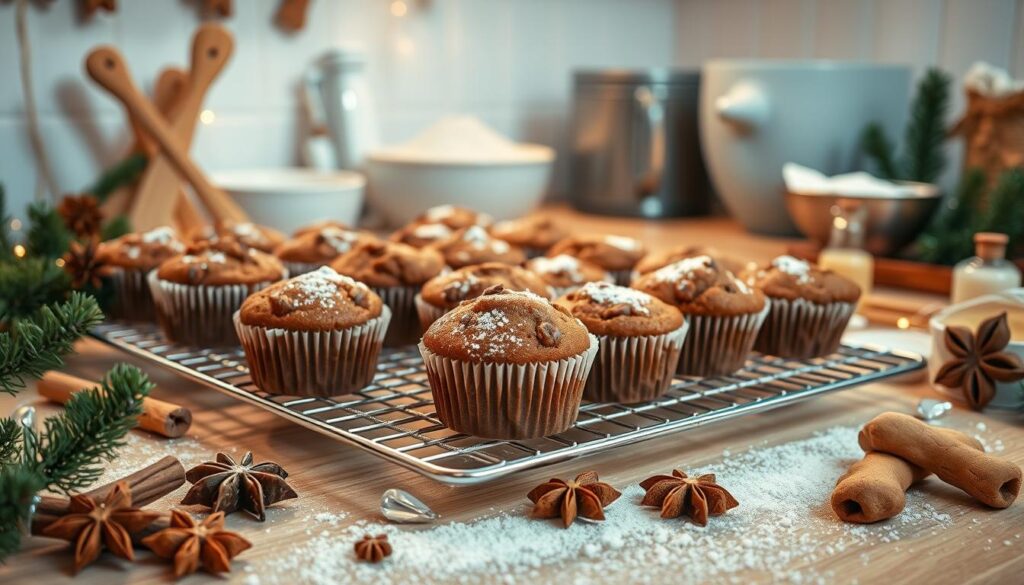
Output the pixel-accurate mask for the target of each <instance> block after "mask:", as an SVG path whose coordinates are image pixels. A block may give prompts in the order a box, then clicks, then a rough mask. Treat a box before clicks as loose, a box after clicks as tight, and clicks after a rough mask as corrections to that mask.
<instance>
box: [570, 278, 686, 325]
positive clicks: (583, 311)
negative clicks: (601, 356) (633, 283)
mask: <svg viewBox="0 0 1024 585" xmlns="http://www.w3.org/2000/svg"><path fill="white" fill-rule="evenodd" d="M555 305H558V306H562V307H565V308H566V309H568V310H569V313H570V314H571V315H572V316H573V317H576V318H577V319H579V320H580V321H582V322H583V324H584V325H586V327H587V329H588V330H590V332H591V333H594V334H596V335H611V336H616V337H637V336H642V335H662V334H664V333H668V332H670V331H675V330H676V329H679V328H680V327H682V326H683V314H682V313H680V312H679V309H677V308H675V307H673V306H671V305H669V304H667V303H664V302H662V301H660V300H658V299H656V298H654V297H652V296H651V295H649V294H647V293H645V292H643V291H640V290H636V289H632V288H626V287H624V286H616V285H614V284H609V283H607V282H588V283H587V284H585V285H583V286H582V287H581V288H579V289H577V290H575V291H573V292H571V293H569V294H566V295H564V296H563V297H562V298H560V299H558V300H556V301H555Z"/></svg>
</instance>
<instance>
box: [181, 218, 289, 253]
mask: <svg viewBox="0 0 1024 585" xmlns="http://www.w3.org/2000/svg"><path fill="white" fill-rule="evenodd" d="M190 237H191V240H192V242H194V243H196V242H202V241H206V240H216V239H218V238H231V239H233V240H235V241H237V242H239V243H241V244H242V245H244V246H248V247H250V248H256V249H257V250H259V251H261V252H268V253H270V252H273V251H274V248H276V247H278V246H279V245H281V243H283V242H284V240H285V237H284V234H282V233H281V232H279V231H277V230H275V229H274V228H272V227H267V226H264V225H256V224H254V223H249V222H236V221H226V222H220V223H218V224H217V225H215V226H203V227H201V228H199V229H196V230H193V231H192V233H191V234H190Z"/></svg>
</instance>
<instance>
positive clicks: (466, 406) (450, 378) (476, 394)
mask: <svg viewBox="0 0 1024 585" xmlns="http://www.w3.org/2000/svg"><path fill="white" fill-rule="evenodd" d="M599 345H600V344H599V342H598V340H597V337H595V336H593V335H591V336H590V347H589V348H587V350H585V351H583V352H582V353H580V354H577V355H575V356H572V357H569V358H565V359H562V360H556V361H548V362H534V363H527V364H500V363H476V362H466V361H459V360H453V359H449V358H445V357H442V356H439V355H437V354H435V353H433V352H431V351H430V350H429V349H427V347H426V346H425V345H423V342H420V344H419V348H420V354H422V355H423V363H424V365H425V366H426V370H427V376H428V379H429V382H430V391H431V393H432V394H433V396H434V406H435V408H436V409H437V416H438V418H439V419H441V422H443V423H444V424H445V426H447V427H448V428H450V429H452V430H454V431H458V432H460V433H467V434H470V435H474V436H477V437H483V438H490V439H531V438H536V437H543V436H546V435H553V434H556V433H560V432H562V431H565V430H566V429H568V428H569V427H571V426H572V424H573V423H574V422H576V415H577V413H578V412H579V407H580V401H581V400H582V398H583V386H584V384H585V382H586V380H587V374H589V373H590V368H591V366H592V365H593V363H594V356H595V355H597V351H598V347H599Z"/></svg>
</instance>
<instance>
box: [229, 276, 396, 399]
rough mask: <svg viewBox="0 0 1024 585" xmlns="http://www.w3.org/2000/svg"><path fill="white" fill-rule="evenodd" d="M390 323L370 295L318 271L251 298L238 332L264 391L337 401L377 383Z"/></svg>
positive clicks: (347, 280) (255, 378)
mask: <svg viewBox="0 0 1024 585" xmlns="http://www.w3.org/2000/svg"><path fill="white" fill-rule="evenodd" d="M390 319H391V310H390V309H388V307H387V305H385V304H384V303H383V301H381V299H380V297H379V296H377V294H376V293H374V292H373V291H372V290H370V288H369V287H367V286H366V285H365V284H363V283H361V282H356V281H355V280H353V279H351V278H349V277H347V276H344V275H341V274H338V273H337V272H335V271H334V270H333V269H332V268H330V267H328V266H321V267H320V268H318V269H316V270H314V271H313V272H307V273H306V274H303V275H301V276H297V277H295V278H292V279H289V280H286V281H284V282H279V283H277V284H274V285H272V286H269V287H267V288H265V289H263V290H261V291H259V292H257V293H254V294H253V295H252V296H250V297H249V298H248V299H246V300H245V303H243V304H242V308H241V309H240V310H239V311H238V312H236V313H235V315H234V325H235V328H236V329H237V331H238V338H239V339H240V340H241V341H242V348H243V349H244V350H245V357H246V360H247V361H248V363H249V373H250V374H251V375H252V379H253V382H255V383H256V385H257V386H259V387H260V389H261V390H263V391H265V392H270V393H272V394H287V395H289V396H337V395H339V394H351V393H353V392H356V391H358V390H360V389H362V388H363V387H365V386H366V385H368V384H369V383H370V382H372V381H373V377H374V375H375V374H376V371H377V358H378V357H379V356H380V349H381V346H382V345H383V343H384V333H385V331H386V330H387V328H388V322H389V321H390Z"/></svg>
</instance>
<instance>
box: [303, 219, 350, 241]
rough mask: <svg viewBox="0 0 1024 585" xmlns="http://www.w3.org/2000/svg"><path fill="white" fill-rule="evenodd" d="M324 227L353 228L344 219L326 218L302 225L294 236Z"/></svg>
mask: <svg viewBox="0 0 1024 585" xmlns="http://www.w3.org/2000/svg"><path fill="white" fill-rule="evenodd" d="M324 228H334V229H339V230H349V229H351V228H350V227H349V225H348V224H347V223H345V222H343V221H338V220H335V219H324V220H320V221H316V222H313V223H311V224H308V225H304V226H302V227H300V228H299V229H297V230H295V231H294V232H292V237H293V238H296V237H298V236H301V235H302V234H305V233H308V232H318V231H320V230H322V229H324Z"/></svg>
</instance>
